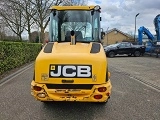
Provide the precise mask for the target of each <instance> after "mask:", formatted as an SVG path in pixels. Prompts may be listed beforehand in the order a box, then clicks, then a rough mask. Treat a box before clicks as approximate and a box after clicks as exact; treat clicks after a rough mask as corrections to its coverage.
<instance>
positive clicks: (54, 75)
mask: <svg viewBox="0 0 160 120" xmlns="http://www.w3.org/2000/svg"><path fill="white" fill-rule="evenodd" d="M106 71H107V59H106V55H105V52H104V50H103V47H102V45H101V44H100V43H76V45H70V43H69V42H65V43H58V42H54V43H48V44H46V45H45V46H44V47H43V49H42V50H41V52H40V53H39V55H38V56H37V58H36V62H35V76H36V77H35V79H36V82H38V83H53V81H54V83H55V84H60V83H62V81H67V80H69V81H74V83H75V84H76V83H86V84H94V82H95V79H96V80H97V81H96V83H98V82H99V83H100V80H102V79H103V80H104V79H106ZM43 76H45V77H47V76H48V77H49V79H48V80H47V81H45V80H43ZM82 78H83V80H82Z"/></svg>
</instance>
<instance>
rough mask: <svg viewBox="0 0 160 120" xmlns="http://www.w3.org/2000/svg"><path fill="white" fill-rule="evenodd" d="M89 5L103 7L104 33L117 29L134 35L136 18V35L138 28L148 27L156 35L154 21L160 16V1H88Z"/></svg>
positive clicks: (102, 25)
mask: <svg viewBox="0 0 160 120" xmlns="http://www.w3.org/2000/svg"><path fill="white" fill-rule="evenodd" d="M88 5H99V6H100V7H101V17H102V22H101V27H102V28H103V29H104V31H107V28H108V27H109V28H108V30H111V29H113V28H117V29H118V30H121V31H122V32H125V33H129V34H132V35H134V31H135V16H136V14H138V13H139V15H138V16H137V17H136V34H138V28H139V27H141V26H144V27H146V28H147V29H148V30H149V31H150V32H151V34H153V35H155V34H156V32H155V27H154V23H153V20H154V18H155V17H156V16H157V15H158V14H160V0H88Z"/></svg>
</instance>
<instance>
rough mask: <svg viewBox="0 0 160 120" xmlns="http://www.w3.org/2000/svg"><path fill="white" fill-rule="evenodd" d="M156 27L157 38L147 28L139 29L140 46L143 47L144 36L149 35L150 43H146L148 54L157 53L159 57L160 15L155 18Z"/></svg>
mask: <svg viewBox="0 0 160 120" xmlns="http://www.w3.org/2000/svg"><path fill="white" fill-rule="evenodd" d="M153 22H154V26H155V31H156V36H157V37H156V38H155V37H154V36H153V35H152V34H151V32H150V31H149V30H148V29H147V28H145V27H144V26H141V27H140V28H139V29H138V44H139V45H142V44H143V41H142V38H143V34H145V35H147V37H148V39H149V41H147V42H146V50H145V51H146V52H150V53H151V52H156V53H157V55H158V54H159V53H160V14H159V15H157V16H156V17H155V18H154V21H153Z"/></svg>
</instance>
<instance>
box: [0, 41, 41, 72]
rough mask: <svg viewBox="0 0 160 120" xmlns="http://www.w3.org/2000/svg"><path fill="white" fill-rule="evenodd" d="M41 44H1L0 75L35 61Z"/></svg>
mask: <svg viewBox="0 0 160 120" xmlns="http://www.w3.org/2000/svg"><path fill="white" fill-rule="evenodd" d="M40 50H41V44H37V43H26V42H0V75H1V74H2V73H4V72H6V71H8V70H11V69H13V68H16V67H19V66H21V65H23V64H25V63H28V62H30V61H34V60H35V58H36V57H37V55H38V53H39V52H40Z"/></svg>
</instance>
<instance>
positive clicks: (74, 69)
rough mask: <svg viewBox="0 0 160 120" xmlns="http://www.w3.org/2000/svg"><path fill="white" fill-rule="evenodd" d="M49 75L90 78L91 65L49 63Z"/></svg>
mask: <svg viewBox="0 0 160 120" xmlns="http://www.w3.org/2000/svg"><path fill="white" fill-rule="evenodd" d="M49 76H50V77H55V78H56V77H61V78H64V77H65V78H91V77H92V66H91V65H50V70H49Z"/></svg>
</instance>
